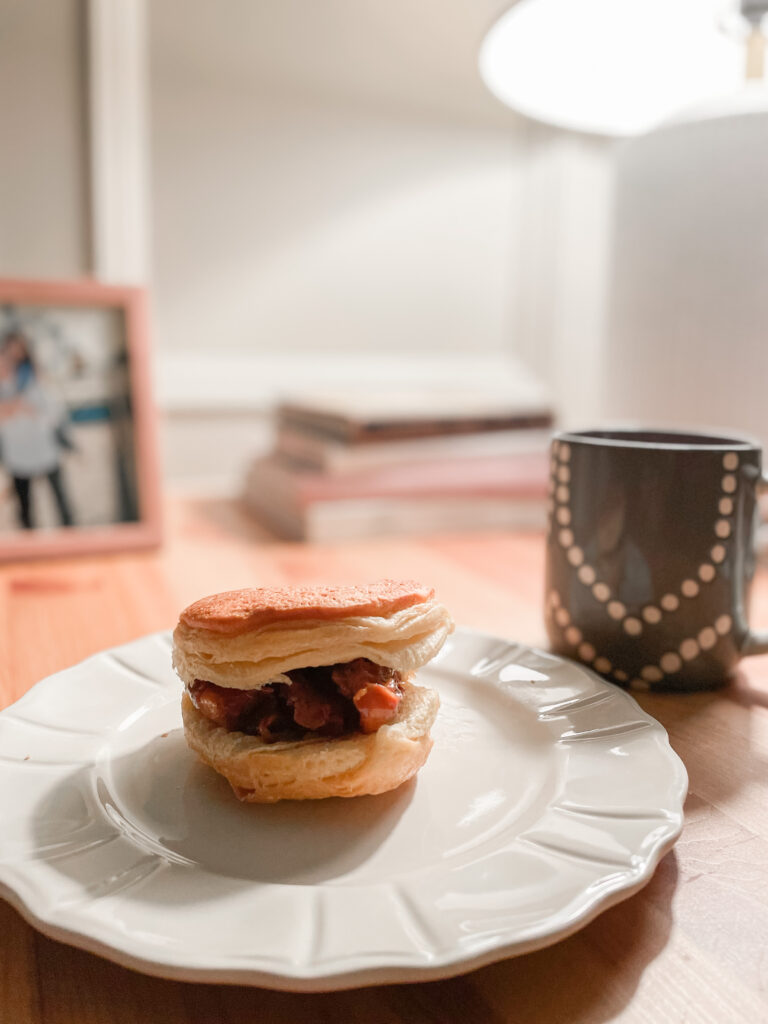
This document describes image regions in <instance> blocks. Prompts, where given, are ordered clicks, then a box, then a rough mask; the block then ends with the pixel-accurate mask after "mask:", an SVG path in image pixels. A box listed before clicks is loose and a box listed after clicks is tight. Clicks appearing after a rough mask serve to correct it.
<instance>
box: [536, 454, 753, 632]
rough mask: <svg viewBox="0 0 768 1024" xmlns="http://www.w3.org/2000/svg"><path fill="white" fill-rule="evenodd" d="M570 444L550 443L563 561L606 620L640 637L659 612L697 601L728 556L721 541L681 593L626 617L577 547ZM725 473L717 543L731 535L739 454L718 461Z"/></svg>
mask: <svg viewBox="0 0 768 1024" xmlns="http://www.w3.org/2000/svg"><path fill="white" fill-rule="evenodd" d="M571 454H572V452H571V445H570V444H569V443H568V442H566V441H554V442H553V444H552V460H551V465H552V477H551V480H550V493H554V496H555V508H554V518H555V520H556V521H557V523H558V525H559V527H560V529H559V531H558V534H557V539H558V542H559V544H560V546H561V547H562V548H563V549H564V552H565V557H566V559H567V560H568V562H569V563H570V565H572V566H573V567H574V568H575V569H576V570H577V573H576V575H577V578H578V579H579V581H580V582H581V583H583V584H584V586H586V587H589V588H590V589H591V591H592V596H593V597H594V598H595V600H596V601H599V602H600V603H601V604H604V605H605V606H606V612H607V614H608V616H609V617H610V618H612V619H614V621H616V622H620V623H621V624H622V626H623V630H624V633H625V634H626V635H628V636H632V637H637V636H640V635H642V633H643V626H644V624H648V625H651V626H653V625H657V624H658V623H659V622H661V620H662V618H663V613H664V612H668V613H673V612H676V611H677V609H678V608H679V607H680V597H683V598H686V599H688V600H692V599H694V598H696V597H698V595H699V593H700V590H701V585H702V584H707V583H712V582H713V581H714V580H715V579H716V578H717V573H718V566H720V565H722V564H723V562H724V561H725V558H726V555H727V552H726V548H725V546H724V544H723V543H717V544H715V545H714V546H713V547H712V548H711V549H710V552H709V556H710V561H706V562H702V563H701V564H700V565H698V566H697V568H696V577H697V578H696V579H694V578H693V577H689V578H687V579H684V580H683V581H682V582H681V583H680V588H679V595H678V594H675V593H667V594H664V595H663V596H662V597H661V599H660V600H659V602H658V605H656V604H648V605H646V606H645V607H644V608H642V609H640V610H639V615H637V614H635V613H630V612H629V610H628V609H627V607H626V605H625V604H624V603H623V602H622V601H619V600H618V599H616V598H615V597H614V595H613V594H612V592H611V588H610V587H609V586H608V584H607V583H605V582H604V581H603V580H600V579H599V578H598V575H597V572H596V570H595V568H594V567H593V566H592V565H590V564H589V561H588V558H587V554H586V552H585V550H584V549H583V547H581V546H580V545H579V544H578V540H577V537H576V534H575V532H574V529H573V515H572V512H571V509H570V506H569V502H570V499H571V491H570V488H569V487H568V486H567V484H569V483H570V482H571V477H572V467H571ZM722 468H723V470H725V473H724V474H723V476H722V477H721V479H720V489H721V497H720V498H719V500H718V506H717V507H718V514H719V518H717V519H716V520H715V522H714V533H715V536H716V537H717V538H718V539H719V541H726V540H727V539H728V538H729V537H730V536H731V534H732V526H731V523H730V521H729V518H728V517H729V516H731V515H732V514H733V511H734V507H735V503H734V497H735V494H736V492H737V490H738V475H737V473H736V470H738V468H739V456H738V453H737V452H726V453H725V454H724V455H723V458H722Z"/></svg>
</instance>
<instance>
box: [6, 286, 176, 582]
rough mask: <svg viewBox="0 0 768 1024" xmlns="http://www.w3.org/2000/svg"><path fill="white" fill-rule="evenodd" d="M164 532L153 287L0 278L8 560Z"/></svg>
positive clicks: (114, 545) (97, 547) (89, 549)
mask: <svg viewBox="0 0 768 1024" xmlns="http://www.w3.org/2000/svg"><path fill="white" fill-rule="evenodd" d="M161 535H162V528H161V499H160V478H159V464H158V451H157V440H156V415H155V411H154V406H153V400H152V389H151V381H150V371H149V331H148V312H147V295H146V292H145V290H144V289H143V288H138V287H127V286H118V285H107V284H100V283H98V282H96V281H90V280H85V281H42V280H40V281H37V280H34V281H33V280H18V279H8V278H0V563H3V562H9V561H13V560H23V559H33V558H52V557H62V556H70V555H71V556H76V555H87V554H96V553H101V552H111V551H125V550H131V549H140V548H148V547H154V546H157V545H158V544H159V543H160V541H161Z"/></svg>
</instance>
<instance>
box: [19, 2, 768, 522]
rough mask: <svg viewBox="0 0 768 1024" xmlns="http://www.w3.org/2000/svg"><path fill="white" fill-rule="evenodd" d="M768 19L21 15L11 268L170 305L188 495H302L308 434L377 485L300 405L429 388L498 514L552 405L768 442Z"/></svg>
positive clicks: (56, 11)
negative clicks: (766, 85)
mask: <svg viewBox="0 0 768 1024" xmlns="http://www.w3.org/2000/svg"><path fill="white" fill-rule="evenodd" d="M765 6H768V5H763V4H761V3H759V2H755V0H742V2H741V3H738V2H729V0H722V2H715V0H697V2H695V3H692V2H691V0H665V2H664V3H660V2H659V0H654V2H649V3H644V4H643V3H639V2H637V0H612V2H611V3H607V2H605V0H603V2H602V3H600V2H598V0H581V2H577V0H568V2H567V3H564V2H556V0H520V2H519V3H517V4H515V5H513V6H512V7H511V9H510V5H509V3H507V2H498V0H388V2H387V3H383V2H380V0H378V2H375V0H217V2H216V3H213V2H212V0H152V2H151V3H149V2H146V0H56V2H55V3H51V2H50V0H0V95H2V100H1V101H0V132H1V133H2V138H3V140H4V146H3V157H4V159H3V170H2V179H3V188H2V190H0V275H3V276H12V277H26V278H58V279H69V278H81V277H83V276H95V277H96V278H98V279H99V280H103V281H105V282H112V283H137V284H142V285H145V286H146V287H147V288H148V289H149V296H150V301H151V309H152V339H153V351H152V358H153V367H154V379H155V395H156V401H157V406H158V417H159V418H158V423H159V431H160V438H161V448H162V455H163V464H164V474H165V482H166V484H167V486H169V487H177V488H188V489H192V490H199V491H206V492H216V493H223V494H233V495H234V494H239V493H241V492H242V490H243V487H244V486H245V487H246V488H247V489H249V490H250V493H251V494H254V493H259V492H263V491H264V490H265V488H266V487H267V486H269V487H270V488H274V491H273V492H272V493H277V490H278V489H279V487H280V486H283V487H286V486H288V483H286V481H285V480H283V481H282V483H280V482H275V481H274V480H273V478H269V480H270V482H269V484H268V485H267V484H265V483H264V482H263V481H264V480H266V479H267V478H266V477H262V476H259V473H261V472H262V469H259V470H258V471H257V470H255V469H254V464H255V463H256V462H258V460H260V459H262V458H266V459H267V460H270V459H271V460H272V463H271V465H270V466H267V467H266V469H263V472H265V473H266V472H272V473H273V475H274V472H275V466H274V457H275V456H274V449H275V445H276V441H275V438H276V436H278V441H279V442H280V443H279V444H278V445H277V448H278V449H279V453H280V452H281V454H280V459H281V460H282V461H281V462H280V465H281V466H282V467H283V468H285V466H286V465H288V462H289V461H290V459H293V463H292V464H291V465H292V470H293V469H295V468H296V465H297V464H301V465H302V466H303V467H304V470H305V472H304V474H303V475H302V476H301V479H300V481H299V482H298V483H296V481H295V480H294V479H293V477H291V482H290V486H291V487H292V488H293V491H292V494H293V499H292V500H299V499H298V498H296V495H297V494H298V493H299V491H300V490H301V488H305V490H304V491H302V492H301V493H302V494H305V496H306V493H308V492H307V491H306V488H309V490H310V491H311V490H312V488H315V491H313V492H312V493H315V494H317V493H318V492H317V490H316V488H317V487H320V486H321V484H320V483H318V477H319V476H320V475H321V471H322V472H326V471H328V469H329V466H330V465H331V463H332V462H333V460H334V459H337V464H336V465H337V469H338V466H339V465H340V463H339V462H338V460H341V461H342V462H343V461H344V459H346V460H347V461H346V462H345V463H344V465H345V467H346V471H347V472H351V466H352V462H353V461H354V460H353V459H351V457H350V450H349V447H348V445H349V444H350V442H351V441H353V440H354V438H353V437H352V435H351V434H350V433H349V431H348V432H347V433H346V434H339V433H337V434H335V435H333V432H331V433H330V434H329V432H328V426H327V423H326V424H325V426H323V425H322V424H320V426H319V427H318V426H317V421H315V425H314V427H311V425H310V427H307V421H306V419H305V421H304V425H303V426H301V424H299V425H297V422H298V421H297V420H296V416H295V409H294V415H293V419H291V415H290V410H289V411H288V413H286V412H285V410H283V413H281V415H280V416H278V418H277V419H276V418H275V408H276V406H277V404H278V403H280V402H285V401H286V400H287V399H289V398H293V397H294V396H296V395H299V396H302V397H301V400H303V401H304V402H305V405H306V404H307V403H308V404H309V405H310V406H313V404H314V405H317V401H316V399H317V396H323V398H322V402H321V403H320V404H321V405H322V410H323V411H324V412H325V413H326V414H328V413H329V410H330V413H334V409H335V414H337V418H338V416H339V415H343V416H344V417H345V418H346V424H347V427H349V424H350V423H352V422H354V423H356V424H357V425H358V426H359V423H360V417H361V408H363V409H364V407H365V404H366V396H369V395H370V396H371V403H372V405H374V406H376V408H378V409H379V416H380V417H381V415H383V414H382V413H381V409H386V407H387V404H388V398H389V396H394V395H397V396H400V397H401V396H402V395H403V394H405V395H406V396H408V398H409V400H410V406H409V407H408V402H407V401H406V402H404V403H403V406H404V407H407V408H406V412H407V416H406V418H408V417H410V420H409V422H410V423H411V427H410V428H409V429H410V434H409V440H410V441H411V442H412V444H411V448H409V449H408V451H407V453H406V454H407V456H408V457H407V459H404V460H402V461H404V462H407V463H408V464H409V465H411V464H413V462H414V460H415V461H416V462H417V463H418V464H419V465H422V466H423V465H424V464H426V463H429V465H433V464H434V463H435V460H436V453H437V447H436V446H435V445H434V444H432V445H431V447H430V445H427V446H426V448H425V447H424V446H423V445H422V446H421V448H419V447H418V446H414V444H413V442H414V440H415V439H416V437H417V435H418V436H419V437H422V436H425V437H430V438H433V439H434V436H435V434H436V433H439V430H438V428H437V427H436V424H443V426H445V424H446V423H449V424H451V428H450V430H449V433H451V432H452V433H455V434H458V435H460V436H461V437H463V438H464V440H463V441H462V442H459V444H460V445H461V444H463V445H464V446H465V447H464V449H460V447H456V446H455V445H454V444H452V443H450V442H449V443H448V444H447V445H446V444H445V443H443V442H441V443H442V444H443V447H442V448H441V449H440V451H441V453H442V454H441V456H440V460H443V461H444V459H445V457H446V454H447V455H448V456H450V458H451V459H453V457H454V455H456V456H457V457H458V455H462V454H463V456H466V457H467V458H469V456H470V455H472V456H473V458H475V459H477V458H480V459H481V460H482V459H484V460H485V462H484V463H483V465H484V467H485V469H484V472H483V473H481V472H480V469H479V468H478V469H477V479H476V486H475V488H474V490H472V489H471V488H470V487H469V485H468V484H467V485H465V488H464V491H463V492H462V495H461V496H460V497H461V500H463V501H464V502H465V504H466V501H467V500H469V498H470V497H471V498H472V499H473V500H474V499H479V498H481V497H482V498H483V499H487V501H486V505H487V508H489V509H490V505H489V504H488V501H490V500H491V499H493V500H496V501H497V503H498V501H499V500H500V499H503V498H505V497H509V496H510V495H511V496H513V497H514V496H515V495H517V496H522V497H523V498H525V497H529V498H530V497H531V496H532V495H534V494H535V495H539V491H540V490H541V489H542V488H543V487H544V484H543V483H542V482H541V481H542V480H544V482H545V475H546V474H543V475H542V473H538V471H537V470H535V469H532V468H531V465H530V464H529V463H525V464H524V460H523V462H521V460H520V458H518V455H519V452H520V451H521V450H524V451H525V457H526V458H528V456H530V455H532V454H535V453H536V452H543V451H544V439H545V436H546V434H547V433H548V429H549V426H550V425H551V424H553V423H556V424H559V425H563V426H566V427H591V426H596V425H599V424H604V423H607V422H611V423H618V422H621V423H625V422H643V423H649V424H651V423H652V424H653V425H656V426H658V425H670V426H674V425H677V426H680V425H685V426H698V427H707V428H710V429H717V430H737V431H740V432H742V433H748V434H752V435H756V436H758V437H759V438H760V439H761V440H763V441H766V440H768V414H767V413H766V412H765V411H764V409H763V406H764V404H765V403H764V401H763V398H762V392H763V388H764V384H763V382H764V381H766V380H768V345H766V343H765V339H764V332H765V325H766V316H767V315H768V289H766V288H765V283H764V282H765V279H766V272H767V271H768V202H767V201H766V194H765V193H766V189H767V188H768V131H767V130H766V129H768V114H767V113H766V111H767V110H768V105H766V104H765V103H764V102H763V93H762V89H763V68H764V61H763V56H764V54H763V35H762V29H761V26H762V19H763V14H764V7H765ZM513 16H514V17H513ZM329 395H333V396H336V398H335V399H332V398H329V397H328V396H329ZM340 395H341V396H342V398H341V399H339V396H340ZM435 395H437V396H438V401H437V403H436V405H435V407H434V408H433V409H432V412H431V413H430V417H431V418H430V423H429V425H428V427H427V428H426V429H425V431H422V433H421V434H419V431H418V430H417V429H416V427H415V426H414V425H413V422H412V421H413V419H414V416H415V414H416V412H417V411H418V410H423V409H427V408H431V406H430V403H431V400H432V399H431V398H430V397H429V396H432V397H434V396H435ZM484 395H485V396H487V398H488V409H486V410H485V413H486V414H487V417H490V419H486V422H485V424H484V430H485V432H486V433H488V432H489V428H492V429H493V430H498V431H501V432H502V433H503V435H504V438H503V441H502V437H501V434H499V435H498V436H497V437H496V438H495V441H494V443H495V447H494V446H493V445H490V446H489V445H488V438H487V437H486V438H484V439H483V444H482V445H480V444H476V445H474V447H473V445H472V442H471V441H470V440H469V439H468V438H469V435H470V434H471V433H472V431H473V430H475V429H476V428H477V426H478V423H477V418H478V416H479V415H480V414H481V413H483V409H482V401H481V402H480V405H479V406H478V400H479V399H482V396H484ZM344 396H346V397H347V398H349V397H354V399H355V402H356V403H357V408H356V410H354V411H351V410H350V409H349V408H348V407H344V402H343V398H344ZM456 396H459V397H458V398H457V397H456ZM333 401H336V402H337V405H336V406H335V407H334V406H333ZM398 401H400V398H398ZM361 403H362V404H361ZM451 403H453V405H452V404H451ZM393 405H394V406H397V405H398V402H397V401H396V402H393ZM315 411H317V410H315ZM398 415H399V416H400V420H399V422H402V417H403V416H404V415H406V413H403V412H402V411H401V412H400V413H399V414H398ZM468 416H469V420H468V419H467V417H468ZM281 417H282V418H281ZM355 417H356V418H355ZM462 417H463V418H464V419H463V422H464V427H461V424H460V423H459V420H461V419H462ZM494 417H495V418H494ZM526 417H528V419H527V420H526ZM491 419H492V420H493V422H492V423H491ZM523 421H525V426H526V429H527V430H529V431H532V432H531V433H529V434H526V435H525V441H524V442H519V441H518V439H517V435H515V436H513V430H514V431H516V430H517V429H518V427H519V426H520V424H521V423H522V422H523ZM368 426H369V427H370V424H369V425H368ZM470 428H471V429H470ZM345 429H346V428H345ZM350 429H351V428H350ZM281 430H283V431H284V434H285V437H284V438H283V439H282V440H280V438H279V435H280V431H281ZM302 430H303V431H304V432H305V436H304V437H303V439H302V438H301V437H299V438H298V439H297V433H300V432H301V431H302ZM312 430H316V431H318V432H317V433H316V434H315V438H314V439H315V440H317V438H320V439H321V441H322V440H323V439H325V440H326V441H328V440H329V439H331V440H333V442H334V444H335V445H336V447H335V448H332V446H331V447H329V446H328V445H326V447H324V448H323V450H322V452H320V453H319V452H318V451H317V450H316V449H315V450H313V452H310V447H311V445H310V443H309V442H311V441H312V437H310V434H311V433H312ZM358 440H359V437H358ZM392 440H393V438H392V436H390V437H389V438H388V441H389V443H390V449H388V450H386V451H385V450H384V449H381V451H383V452H385V454H386V455H387V458H386V459H383V461H385V462H386V463H387V465H388V466H390V468H391V466H392V464H393V463H395V462H397V458H396V456H395V455H394V454H393V449H392V447H391V444H392ZM304 442H307V443H306V444H305V443H304ZM340 444H345V445H347V448H344V449H343V450H341V449H339V445H340ZM302 445H303V447H302ZM291 446H293V447H291ZM289 448H290V449H291V451H290V452H289V451H288V449H289ZM299 448H301V451H299V450H298V449H299ZM368 450H370V449H368ZM269 453H272V454H269ZM352 454H354V453H352ZM502 456H503V458H504V459H506V460H507V462H506V463H504V464H503V465H502V464H501V463H498V462H497V463H496V464H495V469H494V468H493V466H494V464H493V463H492V461H490V460H492V459H497V460H498V458H499V457H502ZM440 460H438V461H440ZM381 461H382V460H381V459H379V460H378V462H377V463H376V464H377V465H378V464H379V463H380V462H381ZM363 462H364V465H363ZM374 462H376V460H374ZM374 462H371V461H370V460H368V461H366V460H362V462H361V461H360V460H359V459H358V461H357V463H355V471H360V469H361V466H362V469H363V470H365V472H367V473H368V474H369V476H368V477H367V478H366V480H364V481H363V483H361V484H360V486H359V487H358V488H357V490H356V489H355V486H353V484H354V481H353V480H352V478H351V477H349V478H348V479H347V481H346V483H345V485H344V486H345V487H346V490H344V488H342V489H341V491H339V490H338V489H337V490H336V491H334V492H333V494H334V496H335V497H336V498H339V496H341V497H343V498H344V500H346V501H350V500H352V499H353V498H355V499H356V498H357V497H358V496H359V494H361V493H362V492H363V490H364V489H365V488H366V487H367V489H368V493H373V492H377V493H378V491H379V490H380V489H381V488H380V487H379V484H378V483H376V484H375V485H374V484H372V482H371V477H370V473H371V472H372V471H373V468H375V467H374ZM477 465H479V463H477ZM468 466H469V462H468V461H466V462H465V463H463V467H464V469H466V468H467V467H468ZM510 467H512V468H510ZM521 467H522V468H521ZM310 469H311V470H312V471H313V472H312V473H311V474H309V472H308V471H309V470H310ZM434 472H435V479H437V476H439V473H438V472H437V470H435V471H434ZM441 472H443V475H445V474H447V473H449V472H450V473H451V474H453V477H455V476H456V475H457V474H458V475H462V473H463V470H462V469H457V468H456V466H455V465H454V466H453V467H452V468H451V467H449V469H445V470H444V471H441ZM508 472H511V473H512V476H514V477H515V481H516V482H515V483H514V485H513V484H511V483H510V484H509V485H508V487H507V490H506V491H504V490H503V489H500V487H499V486H498V480H499V476H500V475H501V476H504V474H505V473H508ZM537 473H538V475H537ZM254 474H255V476H254ZM515 474H517V475H515ZM310 475H311V476H312V479H311V480H310V479H309V476H310ZM464 475H466V474H464ZM469 475H470V476H471V475H472V474H471V472H470V474H469ZM480 477H482V482H479V480H480ZM246 479H248V480H249V481H250V482H249V483H248V484H244V481H245V480H246ZM398 480H399V482H397V481H396V482H395V483H392V482H391V481H390V483H386V481H385V483H384V484H382V485H381V487H382V488H383V490H384V491H385V492H386V494H387V495H389V497H390V498H392V496H396V497H397V498H398V500H401V499H402V498H403V496H404V495H405V494H406V492H407V488H408V486H409V485H408V481H407V479H405V478H398ZM521 480H522V483H521V482H520V481H521ZM494 481H496V485H494ZM323 486H325V485H324V484H323ZM334 486H335V485H334ZM435 486H436V487H437V486H438V485H437V484H436V485H435ZM442 486H443V485H440V487H442ZM387 488H389V490H387ZM321 489H322V488H321ZM361 489H362V490H361ZM438 490H439V487H438ZM431 493H436V492H435V491H434V489H433V492H431ZM379 497H381V495H379ZM301 500H304V499H301ZM306 500H309V499H306ZM420 500H422V504H423V505H424V507H423V508H422V511H421V512H420V513H419V514H420V515H422V520H420V521H421V522H423V524H427V526H428V524H429V510H428V508H427V506H426V505H425V504H424V502H425V501H426V497H425V495H423V494H422V495H421V498H420ZM255 504H258V502H257V501H256V502H255ZM262 504H263V502H262ZM262 511H263V510H262ZM464 514H465V515H466V514H468V513H467V508H464ZM474 514H475V521H479V520H477V516H478V515H479V505H476V508H475V513H474ZM456 515H457V518H456V520H455V521H456V524H458V525H460V520H461V515H459V514H458V512H457V514H456ZM527 515H528V514H527V513H525V514H522V513H521V514H520V516H519V517H518V518H517V519H516V520H515V521H517V522H524V521H526V516H527ZM528 518H532V519H534V518H535V516H534V517H528ZM496 521H497V519H495V518H494V515H493V514H491V513H490V512H489V513H488V522H490V523H493V522H496ZM338 529H341V527H339V528H338ZM287 532H289V533H293V534H295V535H301V532H302V530H301V528H300V527H299V526H298V525H295V524H294V526H292V527H290V528H287ZM304 532H305V533H306V531H304ZM337 532H338V531H337ZM342 532H343V531H342Z"/></svg>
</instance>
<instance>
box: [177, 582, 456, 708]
mask: <svg viewBox="0 0 768 1024" xmlns="http://www.w3.org/2000/svg"><path fill="white" fill-rule="evenodd" d="M452 631H453V622H452V621H451V617H450V615H449V614H448V612H447V611H446V609H445V608H444V607H443V605H441V604H440V603H439V602H438V601H436V600H435V598H434V592H433V591H431V590H427V589H426V588H423V587H421V586H420V585H419V584H417V583H415V582H413V581H404V582H394V581H389V580H384V581H380V582H379V583H375V584H370V585H368V586H366V587H344V588H339V587H336V588H262V589H258V590H251V591H231V592H229V593H227V594H219V595H214V596H213V597H212V598H207V599H204V601H201V602H197V603H196V604H194V605H190V607H189V608H188V609H185V611H184V612H182V614H181V617H180V621H179V624H178V626H177V627H176V630H175V631H174V635H173V640H174V648H173V664H174V668H175V669H176V671H177V672H178V674H179V676H180V677H181V679H182V680H183V681H184V682H185V683H186V684H187V685H189V684H190V683H192V682H193V681H194V680H195V679H204V680H206V681H207V682H211V683H216V684H217V685H218V686H226V687H233V688H237V689H243V690H248V689H257V688H258V687H260V686H264V685H265V684H266V683H270V682H289V681H290V680H289V679H288V678H287V676H286V673H287V672H290V671H291V670H292V669H299V668H310V667H315V666H319V665H335V664H340V663H344V662H348V661H353V660H354V659H355V658H368V659H369V660H370V661H372V662H374V663H375V664H377V665H384V666H387V667H389V668H392V669H395V670H396V671H398V672H400V673H401V674H402V675H403V676H409V675H411V674H412V673H413V672H415V671H416V669H418V668H420V667H421V666H422V665H425V664H426V663H427V662H428V661H430V660H431V659H432V658H433V657H434V656H435V655H436V654H437V652H438V651H439V650H440V648H441V647H442V646H443V644H444V642H445V640H446V638H447V637H448V635H449V634H450V633H451V632H452Z"/></svg>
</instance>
